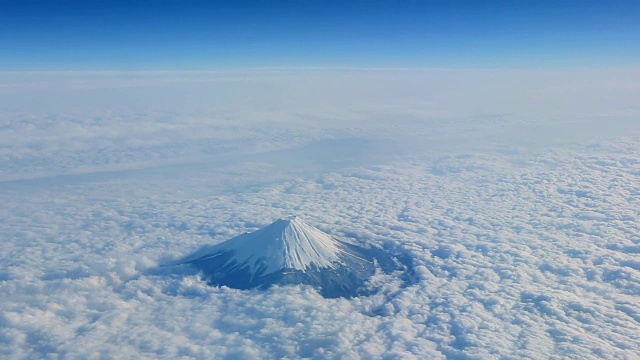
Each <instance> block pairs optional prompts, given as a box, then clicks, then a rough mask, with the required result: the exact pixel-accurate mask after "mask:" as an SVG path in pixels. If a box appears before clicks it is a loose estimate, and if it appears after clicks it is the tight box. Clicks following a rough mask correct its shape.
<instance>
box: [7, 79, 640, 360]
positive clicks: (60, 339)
mask: <svg viewBox="0 0 640 360" xmlns="http://www.w3.org/2000/svg"><path fill="white" fill-rule="evenodd" d="M134 75H135V76H134ZM134 75H131V74H129V75H128V76H125V75H122V74H76V73H73V74H3V75H1V76H0V78H1V79H2V84H1V86H0V92H2V94H3V96H2V97H0V98H1V99H3V100H0V101H2V102H3V103H2V108H3V109H5V111H4V112H3V113H2V114H0V127H1V128H2V132H1V133H0V139H1V141H0V144H1V146H0V164H1V166H0V219H1V220H0V237H1V239H2V244H3V245H2V251H1V252H0V263H1V264H2V266H1V267H0V294H2V296H1V297H0V356H1V357H3V358H100V357H121V358H127V357H134V358H180V357H185V358H190V357H195V358H283V357H286V358H301V357H311V358H381V357H385V358H403V359H410V358H434V359H437V358H452V359H469V358H472V359H476V358H477V359H492V358H531V359H542V358H580V359H589V358H593V359H599V358H621V359H625V358H626V359H633V358H637V356H638V353H640V340H638V333H640V213H639V212H640V160H638V159H640V140H638V139H640V137H639V136H638V135H640V126H639V125H638V124H640V118H639V116H640V111H639V109H638V107H637V104H636V103H635V102H634V101H633V99H637V98H640V91H639V87H638V85H637V84H639V83H640V81H639V80H640V79H638V73H637V72H634V71H631V70H628V71H626V72H625V71H592V72H589V71H583V72H573V73H568V74H561V73H554V72H551V71H549V72H525V71H504V72H499V71H480V70H477V71H475V72H474V71H471V70H469V71H466V70H465V71H462V70H460V71H457V72H456V71H440V72H439V71H431V72H428V71H427V72H412V73H410V72H408V71H395V72H388V71H378V72H362V71H359V70H351V71H345V70H335V71H326V70H324V72H323V71H320V70H306V71H301V70H299V71H290V72H282V71H260V72H255V73H231V74H229V73H207V74H155V73H152V74H134ZM187 90H188V91H187ZM185 92H186V93H185ZM352 93H355V94H354V95H349V94H352ZM289 214H297V215H300V216H302V217H303V218H304V219H305V220H306V221H307V222H309V223H311V224H312V225H314V226H317V227H318V228H320V229H321V230H323V231H325V232H328V233H331V234H333V235H335V236H338V237H343V238H348V239H350V240H352V241H356V242H363V243H364V242H371V243H375V244H378V245H384V246H386V247H388V248H390V249H392V251H394V252H396V253H398V254H402V255H405V256H407V257H408V258H409V259H410V260H411V261H412V263H413V265H414V269H415V272H416V274H417V276H418V281H417V282H416V283H415V284H412V285H410V286H407V287H404V288H403V287H401V286H400V285H401V284H400V281H398V280H397V279H393V278H391V279H390V278H384V277H379V278H376V279H374V280H373V281H374V283H375V284H376V285H377V286H379V287H380V292H379V293H378V294H377V295H374V296H370V297H361V298H354V299H325V298H323V297H321V296H320V295H319V294H317V293H316V292H315V291H314V290H313V289H310V288H306V287H283V288H272V289H270V290H268V291H239V290H233V289H228V288H213V287H209V286H207V285H206V284H205V283H204V282H203V281H201V280H200V278H199V277H198V275H197V274H192V273H189V272H188V271H186V270H185V272H184V273H181V274H179V273H175V272H168V271H166V269H163V268H160V267H159V265H160V264H162V263H163V262H166V261H169V260H172V259H176V258H178V257H180V256H183V255H186V254H188V253H190V252H191V251H193V250H194V249H197V248H198V247H200V246H201V245H203V244H207V243H217V242H220V241H223V240H225V239H228V238H230V237H232V236H235V235H237V234H239V233H241V232H243V231H251V230H255V229H257V228H259V227H261V226H264V225H266V224H268V223H270V222H272V221H273V220H275V219H276V218H278V217H281V216H283V215H289Z"/></svg>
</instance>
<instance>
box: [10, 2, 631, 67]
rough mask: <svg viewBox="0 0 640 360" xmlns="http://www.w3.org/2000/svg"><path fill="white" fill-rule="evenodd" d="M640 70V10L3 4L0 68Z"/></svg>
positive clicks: (484, 5)
mask: <svg viewBox="0 0 640 360" xmlns="http://www.w3.org/2000/svg"><path fill="white" fill-rule="evenodd" d="M638 63H640V1H526V2H524V1H451V2H449V1H437V2H436V1H348V2H337V1H229V2H215V1H211V2H196V1H127V2H119V1H90V0H87V1H64V0H63V1H3V0H0V71H21V70H209V69H220V68H245V67H343V66H344V67H574V66H579V67H631V66H636V65H637V64H638Z"/></svg>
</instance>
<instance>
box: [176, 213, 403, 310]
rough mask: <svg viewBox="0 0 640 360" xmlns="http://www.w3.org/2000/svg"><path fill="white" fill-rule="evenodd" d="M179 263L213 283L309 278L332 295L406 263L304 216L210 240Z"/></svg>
mask: <svg viewBox="0 0 640 360" xmlns="http://www.w3.org/2000/svg"><path fill="white" fill-rule="evenodd" d="M179 264H189V265H192V266H194V267H196V268H197V269H198V270H200V272H201V273H202V276H203V278H204V279H205V280H206V281H207V282H208V283H209V284H210V285H215V286H228V287H231V288H236V289H252V288H262V289H264V288H268V287H269V286H271V285H295V284H304V285H311V286H313V287H315V288H317V289H319V291H320V293H321V294H322V295H323V296H324V297H328V298H335V297H353V296H359V295H366V294H368V293H369V292H370V291H369V290H368V289H367V288H366V282H367V280H368V279H369V278H371V276H373V275H374V274H375V273H376V271H382V272H385V273H389V272H392V271H394V270H397V269H399V268H400V266H401V264H400V263H399V262H398V261H397V260H396V259H394V258H393V257H391V256H390V255H388V254H387V253H386V252H385V251H384V250H382V249H380V248H376V247H361V246H357V245H354V244H350V243H347V242H343V241H340V240H337V239H335V238H333V237H331V236H330V235H328V234H326V233H324V232H322V231H320V230H319V229H317V228H315V227H313V226H311V225H309V224H307V223H306V222H304V221H303V220H302V219H300V218H298V217H289V218H281V219H279V220H276V221H275V222H274V223H272V224H271V225H268V226H266V227H264V228H262V229H259V230H257V231H255V232H252V233H244V234H242V235H239V236H237V237H235V238H232V239H229V240H227V241H225V242H222V243H220V244H217V245H214V246H207V247H205V248H203V249H201V250H199V251H197V252H196V253H194V254H192V255H190V256H187V257H186V258H184V259H182V260H179V261H177V262H175V263H174V265H179Z"/></svg>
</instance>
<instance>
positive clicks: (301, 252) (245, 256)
mask: <svg viewBox="0 0 640 360" xmlns="http://www.w3.org/2000/svg"><path fill="white" fill-rule="evenodd" d="M227 251H232V252H233V256H232V257H231V258H230V259H229V260H228V264H231V263H233V264H235V265H234V266H233V269H240V268H243V267H245V266H248V267H249V269H250V271H251V274H252V275H256V273H260V275H267V274H270V273H273V272H276V271H278V270H282V269H296V270H307V268H309V267H310V266H315V267H317V268H332V269H333V268H335V267H336V266H337V264H336V263H337V262H338V261H339V260H340V255H341V254H343V255H346V254H347V252H346V251H345V249H344V247H343V246H342V245H340V242H338V241H337V240H335V239H332V238H331V236H329V235H327V234H325V233H323V232H322V231H320V230H318V229H316V228H315V227H313V226H311V225H309V224H307V223H306V222H304V221H303V220H302V219H300V218H298V217H295V216H292V217H289V218H281V219H279V220H277V221H275V222H274V223H273V224H271V225H269V226H267V227H264V228H262V229H260V230H258V231H255V232H252V233H244V234H242V235H240V236H237V237H235V238H233V239H230V240H228V241H225V242H224V243H222V244H219V245H218V246H214V247H212V248H209V249H206V250H205V254H203V253H202V252H199V253H197V254H196V255H195V258H192V259H193V260H196V259H197V260H206V259H208V258H211V257H215V256H219V254H220V253H221V252H227Z"/></svg>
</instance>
